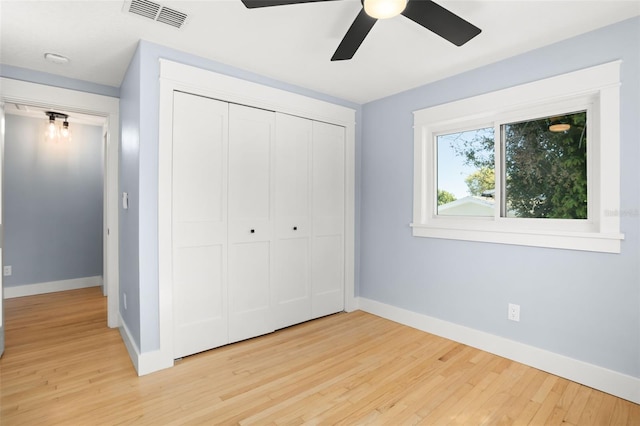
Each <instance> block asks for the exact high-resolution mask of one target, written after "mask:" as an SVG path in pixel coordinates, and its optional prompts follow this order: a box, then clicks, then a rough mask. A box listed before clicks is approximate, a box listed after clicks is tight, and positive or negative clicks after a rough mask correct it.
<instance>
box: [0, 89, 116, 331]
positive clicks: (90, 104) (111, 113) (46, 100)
mask: <svg viewBox="0 0 640 426" xmlns="http://www.w3.org/2000/svg"><path fill="white" fill-rule="evenodd" d="M0 86H1V87H2V92H0V102H4V103H17V104H24V105H30V106H34V107H41V108H47V109H63V110H65V111H69V112H77V113H82V114H90V115H96V116H100V117H104V118H105V120H106V124H105V128H106V132H107V139H106V140H107V145H106V154H107V155H106V157H105V160H104V161H105V176H104V190H105V193H104V200H105V201H106V203H105V206H104V215H103V241H106V244H105V246H104V247H106V253H105V256H104V259H103V277H104V280H103V285H104V286H105V287H106V294H107V325H108V326H109V327H111V328H115V327H119V326H120V314H119V310H120V306H119V305H120V303H119V268H118V253H119V250H118V244H119V243H118V191H119V189H118V152H119V146H120V132H119V127H120V100H119V99H118V98H114V97H110V96H104V95H97V94H93V93H87V92H81V91H78V90H71V89H64V88H61V87H53V86H47V85H44V84H39V83H32V82H28V81H20V80H14V79H10V78H5V77H1V78H0ZM1 191H2V190H1V189H0V196H2V193H1Z"/></svg>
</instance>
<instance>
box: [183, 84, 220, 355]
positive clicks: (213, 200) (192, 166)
mask: <svg viewBox="0 0 640 426" xmlns="http://www.w3.org/2000/svg"><path fill="white" fill-rule="evenodd" d="M173 106H174V113H173V114H174V115H173V208H172V220H173V300H174V357H175V358H179V357H182V356H185V355H190V354H193V353H197V352H201V351H204V350H207V349H211V348H214V347H216V346H221V345H224V344H226V343H228V334H227V327H228V324H227V270H226V265H227V258H226V252H227V249H226V240H227V234H226V222H227V204H226V202H227V161H226V160H227V149H228V132H227V125H228V104H226V103H224V102H219V101H215V100H212V99H208V98H204V97H201V96H195V95H189V94H185V93H180V92H175V94H174V105H173Z"/></svg>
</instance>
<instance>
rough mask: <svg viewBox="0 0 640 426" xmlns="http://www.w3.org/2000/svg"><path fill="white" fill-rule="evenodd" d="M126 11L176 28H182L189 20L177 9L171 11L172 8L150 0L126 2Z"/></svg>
mask: <svg viewBox="0 0 640 426" xmlns="http://www.w3.org/2000/svg"><path fill="white" fill-rule="evenodd" d="M127 6H128V7H127ZM125 10H128V11H129V12H130V13H134V14H136V15H140V16H144V17H145V18H149V19H153V20H154V21H157V22H161V23H163V24H167V25H171V26H172V27H176V28H181V27H182V25H184V22H185V21H186V20H187V14H186V13H182V12H179V11H177V10H175V9H171V8H170V7H166V6H162V5H161V4H159V3H156V2H153V1H150V0H131V1H126V2H125Z"/></svg>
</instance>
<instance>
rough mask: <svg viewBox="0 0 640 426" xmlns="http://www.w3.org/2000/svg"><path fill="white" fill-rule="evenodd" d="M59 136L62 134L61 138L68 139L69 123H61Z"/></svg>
mask: <svg viewBox="0 0 640 426" xmlns="http://www.w3.org/2000/svg"><path fill="white" fill-rule="evenodd" d="M61 134H62V137H63V138H68V137H69V122H68V121H66V120H65V121H64V122H63V123H62V132H61Z"/></svg>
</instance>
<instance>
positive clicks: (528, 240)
mask: <svg viewBox="0 0 640 426" xmlns="http://www.w3.org/2000/svg"><path fill="white" fill-rule="evenodd" d="M410 226H411V227H412V228H413V236H414V237H426V238H442V239H449V240H464V241H476V242H485V243H497V244H512V245H520V246H532V247H546V248H559V249H568V250H582V251H593V252H601V253H620V246H621V244H620V242H621V241H622V240H623V239H624V235H623V234H604V233H599V232H566V231H564V232H562V231H547V230H545V231H539V230H525V229H522V230H513V229H482V228H475V229H461V228H455V227H449V226H447V227H444V226H433V225H424V224H416V223H412V224H410Z"/></svg>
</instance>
